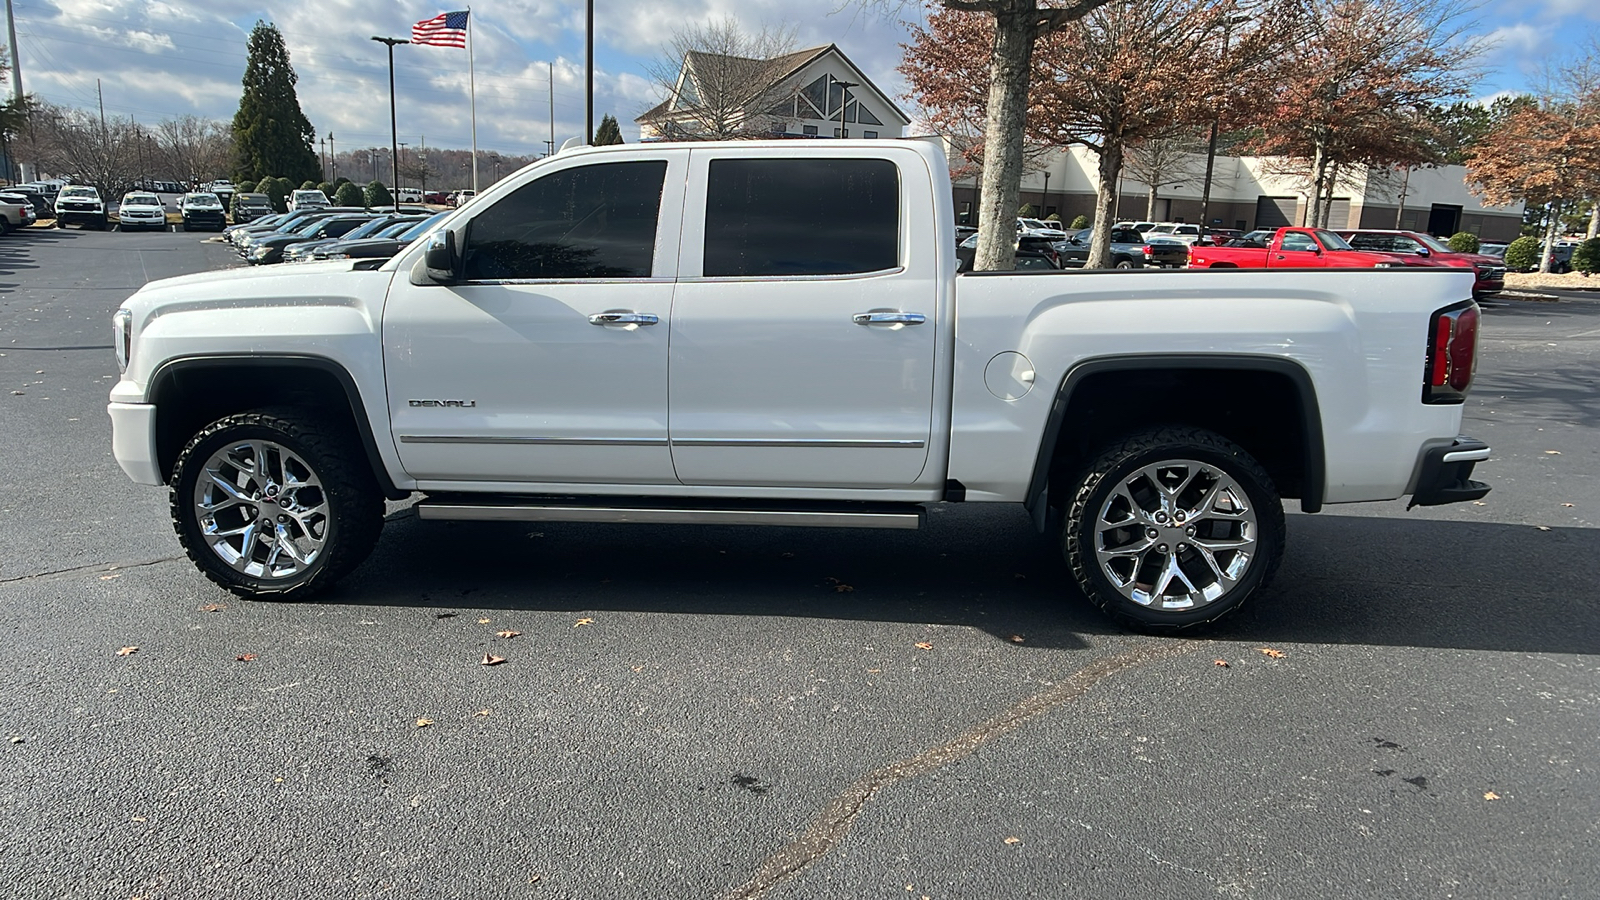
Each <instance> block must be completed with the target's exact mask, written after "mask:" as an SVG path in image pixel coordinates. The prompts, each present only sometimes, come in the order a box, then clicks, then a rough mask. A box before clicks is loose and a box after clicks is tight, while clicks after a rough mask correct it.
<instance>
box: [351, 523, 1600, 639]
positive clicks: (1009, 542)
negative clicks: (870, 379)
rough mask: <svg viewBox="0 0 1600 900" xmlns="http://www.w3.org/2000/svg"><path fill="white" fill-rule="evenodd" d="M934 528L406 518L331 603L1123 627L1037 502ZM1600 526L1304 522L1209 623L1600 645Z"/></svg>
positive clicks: (1244, 632)
mask: <svg viewBox="0 0 1600 900" xmlns="http://www.w3.org/2000/svg"><path fill="white" fill-rule="evenodd" d="M928 519H929V521H928V527H926V528H925V529H924V530H922V531H920V532H895V531H865V532H850V531H831V530H812V529H799V528H767V529H763V528H717V527H688V526H685V527H672V526H646V525H580V524H571V523H533V524H516V523H469V522H462V523H445V522H423V521H419V520H417V519H416V518H415V517H414V516H413V515H412V514H411V513H409V512H402V513H399V514H397V515H396V517H394V518H393V520H392V521H391V522H390V523H389V525H388V527H387V528H386V530H385V535H384V539H383V541H381V542H380V544H379V547H378V550H377V552H376V553H375V554H374V556H373V559H372V560H371V561H370V562H368V563H367V564H366V565H364V566H362V567H361V568H360V569H359V570H358V571H357V572H356V573H354V574H353V575H352V576H351V577H349V578H347V579H346V580H345V581H344V582H343V584H342V585H341V586H340V587H339V588H337V589H335V590H334V591H333V592H331V593H330V594H329V595H327V602H332V603H343V604H355V605H374V606H378V605H381V606H397V607H427V608H435V609H439V610H450V609H455V608H461V609H471V610H477V609H503V610H504V609H520V610H566V611H573V612H579V611H597V610H613V611H635V612H652V613H663V614H682V615H719V616H782V617H798V618H829V619H840V620H852V619H857V620H862V621H885V622H908V623H927V624H942V625H960V626H966V627H971V628H975V629H979V630H981V631H984V632H986V633H988V634H990V635H992V636H994V637H995V639H996V640H1000V641H1006V642H1013V641H1014V638H1016V637H1021V638H1022V644H1023V645H1024V646H1026V647H1034V648H1055V649H1081V648H1084V647H1087V646H1089V645H1090V644H1091V643H1095V640H1094V637H1095V636H1107V635H1119V634H1121V633H1122V632H1121V631H1120V630H1119V629H1118V628H1117V627H1116V626H1114V625H1113V624H1111V623H1110V622H1109V621H1108V620H1106V619H1105V618H1103V617H1102V616H1101V615H1100V614H1099V613H1098V612H1097V611H1096V610H1094V609H1093V608H1092V607H1091V606H1090V605H1089V603H1088V602H1087V601H1086V600H1084V599H1083V597H1082V596H1081V595H1080V594H1079V593H1078V592H1077V590H1076V588H1075V587H1073V586H1072V583H1071V580H1070V578H1069V576H1068V574H1067V571H1066V567H1065V565H1064V564H1063V563H1062V562H1061V559H1060V556H1059V553H1058V551H1057V549H1056V548H1055V546H1054V544H1053V542H1052V541H1050V540H1048V539H1046V538H1045V537H1042V536H1040V535H1038V534H1035V533H1034V532H1033V530H1032V528H1031V527H1030V525H1029V523H1028V521H1027V518H1026V516H1025V515H1024V514H1023V513H1022V512H1021V510H1020V509H1012V508H1003V509H999V508H996V509H984V508H980V507H977V506H969V507H961V506H947V507H941V508H938V509H937V510H936V511H934V512H932V513H930V515H929V517H928ZM1597 584H1600V530H1595V529H1561V528H1558V529H1553V530H1551V531H1539V530H1537V529H1536V528H1534V527H1531V526H1525V525H1502V524H1490V523H1484V524H1478V523H1462V522H1447V521H1437V520H1425V519H1420V518H1418V519H1399V518H1368V517H1342V516H1329V515H1317V516H1299V515H1297V516H1291V517H1290V518H1289V549H1288V552H1287V553H1286V554H1285V558H1284V562H1283V566H1282V568H1281V569H1280V570H1279V573H1278V576H1277V578H1276V580H1275V582H1274V583H1273V585H1272V586H1271V587H1270V588H1269V589H1268V590H1267V591H1265V592H1263V593H1262V594H1261V595H1260V596H1258V597H1256V598H1254V600H1253V601H1252V602H1251V603H1250V604H1249V605H1248V606H1247V607H1246V608H1244V609H1243V610H1240V611H1239V612H1238V613H1237V614H1235V615H1234V616H1231V617H1229V618H1228V619H1226V620H1224V621H1223V622H1222V623H1220V624H1219V625H1218V626H1216V627H1215V628H1213V629H1211V630H1210V631H1209V632H1206V633H1205V634H1204V635H1203V636H1205V637H1212V638H1216V639H1218V640H1233V641H1267V640H1272V641H1283V642H1301V643H1329V644H1375V645H1391V646H1416V647H1440V648H1455V649H1463V650H1498V651H1510V652H1548V653H1583V654H1597V653H1600V600H1597V599H1596V595H1595V586H1596V585H1597Z"/></svg>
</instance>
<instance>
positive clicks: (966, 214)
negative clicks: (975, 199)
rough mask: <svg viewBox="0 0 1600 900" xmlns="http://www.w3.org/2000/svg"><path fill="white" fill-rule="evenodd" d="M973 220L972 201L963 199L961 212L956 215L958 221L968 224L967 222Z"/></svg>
mask: <svg viewBox="0 0 1600 900" xmlns="http://www.w3.org/2000/svg"><path fill="white" fill-rule="evenodd" d="M971 221H972V201H970V200H963V201H961V214H960V215H958V216H956V222H957V223H958V224H961V225H966V224H968V223H970V222H971Z"/></svg>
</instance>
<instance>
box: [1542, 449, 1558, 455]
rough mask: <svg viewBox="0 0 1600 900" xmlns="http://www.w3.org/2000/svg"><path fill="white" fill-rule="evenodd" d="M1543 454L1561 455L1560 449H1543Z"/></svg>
mask: <svg viewBox="0 0 1600 900" xmlns="http://www.w3.org/2000/svg"><path fill="white" fill-rule="evenodd" d="M1545 455H1546V456H1560V455H1561V451H1560V450H1546V451H1545Z"/></svg>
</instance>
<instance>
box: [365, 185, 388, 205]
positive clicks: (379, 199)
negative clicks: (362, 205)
mask: <svg viewBox="0 0 1600 900" xmlns="http://www.w3.org/2000/svg"><path fill="white" fill-rule="evenodd" d="M367 205H368V206H372V207H377V206H393V205H394V198H393V197H391V196H390V195H389V189H388V188H386V187H384V186H383V182H381V181H374V182H372V183H371V184H369V185H367Z"/></svg>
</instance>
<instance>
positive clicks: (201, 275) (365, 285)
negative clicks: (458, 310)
mask: <svg viewBox="0 0 1600 900" xmlns="http://www.w3.org/2000/svg"><path fill="white" fill-rule="evenodd" d="M391 278H393V273H391V272H380V271H376V270H363V269H357V268H356V263H355V262H352V261H347V260H329V261H327V262H316V263H307V264H304V265H298V266H294V267H293V268H292V270H291V271H287V272H284V271H282V270H278V269H274V270H273V271H272V273H271V274H265V273H263V272H262V271H261V270H259V269H254V268H250V269H244V268H240V269H222V270H218V271H212V272H198V273H196V274H193V275H180V276H178V277H177V278H163V279H161V280H159V281H152V282H150V283H148V284H146V285H145V286H144V287H142V288H140V289H139V290H138V291H137V292H135V293H134V295H133V296H132V297H129V298H128V299H127V300H126V301H124V302H123V304H122V305H123V306H124V307H126V308H127V309H129V310H130V311H132V312H133V320H134V328H135V331H140V330H143V328H144V327H145V326H146V325H147V324H148V323H149V322H150V321H153V320H154V319H156V318H158V317H160V316H164V315H170V314H173V313H180V312H188V311H194V310H204V309H259V308H262V307H283V308H294V307H316V306H346V307H357V308H360V309H362V310H364V311H368V310H369V307H370V312H371V314H372V315H374V316H375V315H377V311H378V310H380V309H381V308H382V305H383V298H384V296H385V295H386V294H387V293H388V290H389V281H390V279H391Z"/></svg>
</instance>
